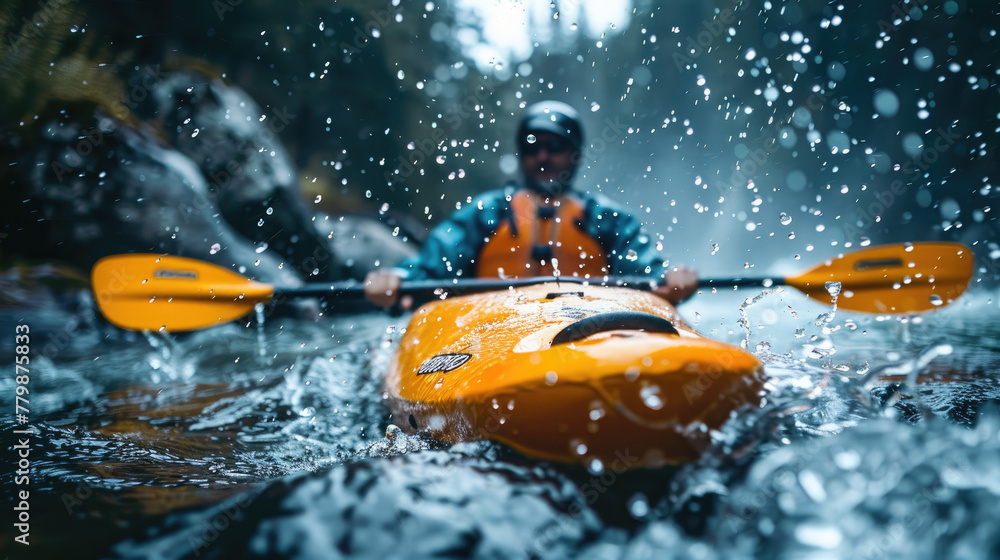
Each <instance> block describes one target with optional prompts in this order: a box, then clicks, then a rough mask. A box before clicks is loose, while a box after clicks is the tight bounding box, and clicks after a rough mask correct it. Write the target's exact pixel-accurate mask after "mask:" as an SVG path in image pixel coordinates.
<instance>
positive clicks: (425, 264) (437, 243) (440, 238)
mask: <svg viewBox="0 0 1000 560" xmlns="http://www.w3.org/2000/svg"><path fill="white" fill-rule="evenodd" d="M508 207H509V203H508V201H507V198H506V193H505V192H504V191H502V190H497V191H490V192H487V193H483V194H482V195H480V196H479V197H477V198H476V199H474V200H473V201H472V202H471V203H468V204H465V205H463V206H462V208H460V209H459V210H456V211H455V212H454V213H452V215H451V216H449V217H448V218H447V219H445V220H444V221H442V222H440V223H439V224H438V225H437V226H435V227H434V229H432V230H431V232H430V233H429V234H428V236H427V240H426V241H425V242H424V245H423V247H421V249H420V252H419V253H418V254H417V255H415V256H413V257H410V258H408V259H406V260H404V261H403V262H401V263H400V264H399V265H398V266H397V267H396V270H397V271H398V272H399V273H400V275H401V276H403V278H405V279H407V280H423V279H429V278H455V277H467V278H471V277H474V276H475V273H476V259H477V258H478V256H479V252H480V250H482V248H483V245H485V243H486V239H487V238H488V237H489V236H490V235H492V234H493V232H494V231H496V229H497V228H498V227H499V225H500V221H501V220H502V219H503V217H504V216H505V215H506V213H507V208H508Z"/></svg>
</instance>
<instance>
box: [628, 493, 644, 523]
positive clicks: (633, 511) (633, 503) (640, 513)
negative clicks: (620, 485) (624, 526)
mask: <svg viewBox="0 0 1000 560" xmlns="http://www.w3.org/2000/svg"><path fill="white" fill-rule="evenodd" d="M627 507H628V513H629V515H631V516H632V517H634V518H636V519H644V518H645V517H646V516H647V515H649V499H648V498H646V495H645V494H643V493H642V492H637V493H635V494H633V495H632V497H631V498H629V500H628V504H627Z"/></svg>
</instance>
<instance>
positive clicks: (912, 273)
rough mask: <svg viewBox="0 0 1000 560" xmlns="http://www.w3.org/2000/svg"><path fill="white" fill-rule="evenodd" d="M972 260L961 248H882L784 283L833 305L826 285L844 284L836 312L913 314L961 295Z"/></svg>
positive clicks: (839, 259)
mask: <svg viewBox="0 0 1000 560" xmlns="http://www.w3.org/2000/svg"><path fill="white" fill-rule="evenodd" d="M973 260H974V255H973V253H972V250H971V249H969V248H968V247H966V246H965V245H961V244H959V243H900V244H898V245H883V246H881V247H872V248H870V249H862V250H860V251H856V252H853V253H850V254H847V255H841V256H839V257H837V258H835V259H831V260H828V261H826V262H824V263H822V264H820V265H819V266H816V267H815V268H812V269H810V270H808V271H806V272H804V273H803V274H800V275H799V276H796V277H793V278H786V279H785V283H786V284H787V285H789V286H793V287H795V288H797V289H799V290H801V291H802V292H804V293H805V294H806V295H808V296H809V297H811V298H814V299H817V300H819V301H822V302H823V303H831V301H832V300H833V297H832V295H831V292H830V289H829V288H828V286H827V283H828V282H840V294H839V296H838V297H837V306H838V307H840V308H842V309H850V310H853V311H867V312H870V313H913V312H918V311H927V310H929V309H936V308H938V307H940V306H943V305H948V304H949V303H951V302H952V301H954V300H955V299H957V298H958V297H959V296H960V295H962V293H964V292H965V289H966V288H967V287H968V286H969V281H970V280H972V268H973ZM831 288H834V287H833V286H831ZM834 290H835V288H834Z"/></svg>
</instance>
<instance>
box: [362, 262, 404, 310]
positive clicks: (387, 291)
mask: <svg viewBox="0 0 1000 560" xmlns="http://www.w3.org/2000/svg"><path fill="white" fill-rule="evenodd" d="M402 283H403V279H402V278H400V277H399V275H398V274H396V273H395V272H394V271H393V270H391V269H382V270H373V271H371V272H369V273H368V276H366V277H365V299H367V300H368V301H370V302H372V303H374V304H375V305H377V306H379V307H381V308H383V309H389V308H390V307H392V306H393V305H396V302H399V306H400V307H402V308H403V309H405V310H408V309H410V308H411V307H413V298H412V297H410V296H404V297H403V298H400V297H399V286H400V284H402Z"/></svg>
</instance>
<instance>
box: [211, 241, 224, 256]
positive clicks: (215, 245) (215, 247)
mask: <svg viewBox="0 0 1000 560" xmlns="http://www.w3.org/2000/svg"><path fill="white" fill-rule="evenodd" d="M221 250H222V245H219V244H218V243H213V244H212V247H211V248H210V249H209V250H208V254H210V255H214V254H216V253H218V252H219V251H221Z"/></svg>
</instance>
